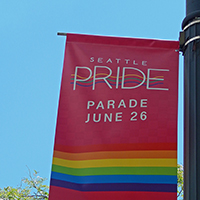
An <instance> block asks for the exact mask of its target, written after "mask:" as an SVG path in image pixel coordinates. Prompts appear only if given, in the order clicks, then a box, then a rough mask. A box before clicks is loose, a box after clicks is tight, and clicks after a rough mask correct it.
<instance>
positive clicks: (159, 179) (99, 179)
mask: <svg viewBox="0 0 200 200" xmlns="http://www.w3.org/2000/svg"><path fill="white" fill-rule="evenodd" d="M51 178H52V179H56V180H62V181H67V182H72V183H77V184H92V183H148V184H151V183H152V184H176V183H177V177H176V176H165V175H97V176H72V175H68V174H62V173H58V172H52V174H51Z"/></svg>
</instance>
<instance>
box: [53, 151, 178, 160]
mask: <svg viewBox="0 0 200 200" xmlns="http://www.w3.org/2000/svg"><path fill="white" fill-rule="evenodd" d="M54 158H61V159H66V160H93V159H115V158H116V159H123V158H124V159H126V158H177V152H176V151H109V152H90V153H65V152H61V151H54Z"/></svg>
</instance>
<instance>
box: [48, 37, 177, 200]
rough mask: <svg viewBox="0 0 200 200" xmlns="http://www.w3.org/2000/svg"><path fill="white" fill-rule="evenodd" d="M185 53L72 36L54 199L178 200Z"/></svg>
mask: <svg viewBox="0 0 200 200" xmlns="http://www.w3.org/2000/svg"><path fill="white" fill-rule="evenodd" d="M178 49H179V42H177V41H162V40H152V39H135V38H121V37H104V36H91V35H79V34H67V41H66V49H65V58H64V68H63V74H62V82H61V90H60V100H59V108H58V116H57V126H56V135H55V145H54V154H53V164H52V173H51V182H50V197H49V199H50V200H58V199H59V200H65V199H66V200H122V199H126V200H133V199H134V200H160V199H162V200H169V199H170V200H175V199H177V172H176V169H177V168H176V167H177V110H178V109H177V107H178V56H179V52H178Z"/></svg>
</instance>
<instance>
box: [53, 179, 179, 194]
mask: <svg viewBox="0 0 200 200" xmlns="http://www.w3.org/2000/svg"><path fill="white" fill-rule="evenodd" d="M50 185H52V186H57V187H63V188H68V189H72V190H78V191H87V192H89V191H138V192H142V191H143V192H177V185H176V184H143V183H103V184H76V183H71V182H67V181H60V180H56V179H51V183H50Z"/></svg>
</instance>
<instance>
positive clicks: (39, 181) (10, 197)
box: [0, 170, 49, 200]
mask: <svg viewBox="0 0 200 200" xmlns="http://www.w3.org/2000/svg"><path fill="white" fill-rule="evenodd" d="M45 180H46V179H45V178H42V177H40V176H38V172H37V171H35V170H34V173H33V175H31V173H30V170H29V177H28V178H23V179H22V180H21V184H20V186H18V187H17V188H13V187H10V186H8V187H5V188H3V189H1V188H0V200H34V199H40V200H48V196H49V194H48V191H49V187H48V186H47V185H45V184H44V181H45Z"/></svg>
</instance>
